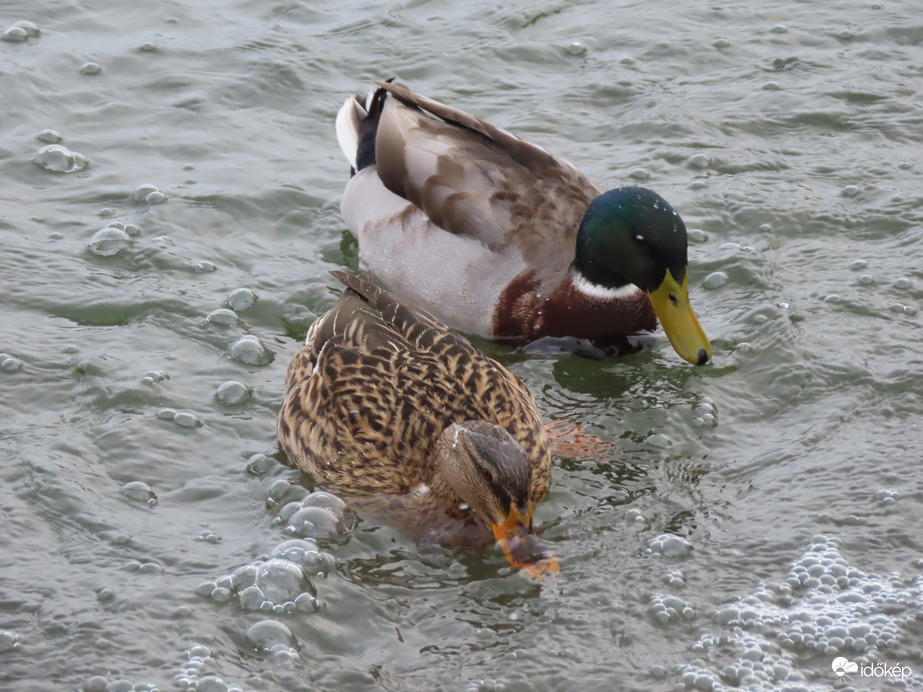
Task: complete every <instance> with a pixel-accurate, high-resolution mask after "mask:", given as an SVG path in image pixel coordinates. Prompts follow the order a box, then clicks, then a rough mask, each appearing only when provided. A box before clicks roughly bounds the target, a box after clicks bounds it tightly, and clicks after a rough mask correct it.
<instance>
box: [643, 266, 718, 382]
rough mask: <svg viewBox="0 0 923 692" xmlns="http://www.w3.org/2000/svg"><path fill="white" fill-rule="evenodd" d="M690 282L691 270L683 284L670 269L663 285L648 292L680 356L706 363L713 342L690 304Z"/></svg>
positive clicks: (693, 362) (691, 361)
mask: <svg viewBox="0 0 923 692" xmlns="http://www.w3.org/2000/svg"><path fill="white" fill-rule="evenodd" d="M688 283H689V272H686V276H685V278H684V279H683V283H682V285H680V284H678V283H677V282H676V279H674V278H673V275H672V274H670V271H669V270H667V273H666V275H665V276H664V277H663V282H662V283H661V284H660V287H659V288H657V289H656V290H655V291H651V292H650V293H648V294H647V296H648V298H650V300H651V305H653V306H654V312H655V313H656V314H657V319H659V320H660V324H661V326H662V327H663V331H664V332H665V333H666V335H667V337H668V338H669V339H670V343H671V344H672V345H673V349H674V350H675V351H676V352H677V353H678V354H679V357H680V358H682V359H683V360H687V361H689V362H690V363H692V364H693V365H705V363H707V362H708V361H709V360H711V344H710V343H709V342H708V337H707V336H705V332H704V331H702V327H701V326H700V325H699V321H698V320H697V319H696V316H695V313H694V312H693V311H692V306H691V305H690V304H689V292H688V290H687V286H688Z"/></svg>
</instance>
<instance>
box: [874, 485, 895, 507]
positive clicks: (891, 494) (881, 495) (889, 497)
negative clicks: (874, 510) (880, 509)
mask: <svg viewBox="0 0 923 692" xmlns="http://www.w3.org/2000/svg"><path fill="white" fill-rule="evenodd" d="M872 497H874V498H875V500H877V501H878V502H879V503H880V504H883V505H893V504H894V503H895V502H897V501H898V500H899V499H900V497H901V494H900V492H899V491H897V490H894V489H893V488H882V489H881V490H877V491H876V492H875V493H874V495H873V496H872Z"/></svg>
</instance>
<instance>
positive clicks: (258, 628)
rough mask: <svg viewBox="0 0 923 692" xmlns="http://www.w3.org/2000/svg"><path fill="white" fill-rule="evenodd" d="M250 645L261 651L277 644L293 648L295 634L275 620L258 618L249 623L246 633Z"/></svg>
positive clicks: (263, 651)
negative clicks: (258, 619) (251, 623)
mask: <svg viewBox="0 0 923 692" xmlns="http://www.w3.org/2000/svg"><path fill="white" fill-rule="evenodd" d="M246 637H247V641H249V642H250V645H251V646H252V647H253V648H254V649H256V650H257V651H259V652H261V653H265V652H269V650H270V649H272V648H273V647H275V646H277V645H280V644H281V645H283V646H285V647H287V648H294V646H295V643H296V642H295V635H293V634H292V632H291V630H290V629H289V628H288V627H286V626H285V625H283V624H282V623H281V622H277V621H276V620H260V621H259V622H257V623H255V624H253V625H250V627H249V628H248V629H247V633H246Z"/></svg>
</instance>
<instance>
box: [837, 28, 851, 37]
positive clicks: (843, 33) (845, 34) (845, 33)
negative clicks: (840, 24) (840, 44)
mask: <svg viewBox="0 0 923 692" xmlns="http://www.w3.org/2000/svg"><path fill="white" fill-rule="evenodd" d="M854 35H855V34H853V32H852V30H850V29H840V30H839V31H838V32H837V34H836V37H837V38H842V39H849V38H852V37H853V36H854Z"/></svg>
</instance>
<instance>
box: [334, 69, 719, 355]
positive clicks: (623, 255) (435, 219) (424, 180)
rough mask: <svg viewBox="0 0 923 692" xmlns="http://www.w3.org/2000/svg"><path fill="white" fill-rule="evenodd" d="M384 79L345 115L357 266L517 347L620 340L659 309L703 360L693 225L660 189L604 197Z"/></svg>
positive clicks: (444, 315) (680, 348) (540, 157)
mask: <svg viewBox="0 0 923 692" xmlns="http://www.w3.org/2000/svg"><path fill="white" fill-rule="evenodd" d="M377 86H378V89H377V90H376V91H374V92H373V94H372V95H370V97H369V99H368V101H367V102H366V103H363V102H362V101H360V100H359V99H358V98H349V99H347V101H346V103H345V104H344V105H343V107H342V108H341V109H340V112H339V114H338V115H337V122H336V126H337V127H336V129H337V139H338V140H339V142H340V147H341V148H342V149H343V153H344V154H345V155H346V158H347V159H348V160H349V162H350V164H351V165H352V167H353V170H354V172H355V175H354V176H353V177H352V179H351V180H350V182H349V184H348V185H347V186H346V191H345V193H344V195H343V203H342V210H343V217H344V219H345V221H346V224H347V226H349V228H350V229H351V230H352V232H353V234H354V235H355V236H356V238H357V239H358V241H359V257H360V259H361V261H362V263H363V264H364V265H365V266H366V267H367V268H368V269H370V270H371V271H372V272H373V273H374V274H375V275H376V276H378V277H379V278H380V279H381V280H382V281H383V282H384V284H385V285H386V286H388V288H389V289H390V290H392V291H394V293H395V295H398V296H400V297H402V298H404V299H407V300H411V301H413V302H414V303H416V304H417V305H419V306H420V307H422V308H424V309H425V310H428V311H429V312H431V313H432V314H433V315H435V316H436V318H437V319H439V320H441V321H442V322H444V323H445V324H447V325H449V326H450V327H453V328H455V329H460V330H462V331H464V332H468V333H470V334H477V335H479V336H482V337H486V338H488V339H493V340H495V341H502V342H507V343H522V342H525V341H530V340H533V339H537V338H539V337H542V336H574V337H585V338H588V339H591V340H593V341H595V342H597V343H603V344H604V343H607V342H609V343H612V342H616V341H620V340H623V339H624V336H626V335H630V334H635V333H637V332H639V331H642V330H653V329H655V328H656V325H657V320H656V318H659V319H660V323H661V324H662V325H663V328H664V331H665V332H666V334H667V336H668V337H669V338H670V343H672V344H673V348H674V349H676V352H677V353H678V354H679V355H680V356H681V357H683V358H685V359H686V360H687V361H689V362H691V363H696V364H698V365H702V364H704V363H706V362H708V360H709V359H710V358H711V346H710V344H709V342H708V339H707V338H706V336H705V333H704V332H703V331H702V328H701V327H700V326H699V323H698V320H697V319H696V317H695V314H694V313H693V311H692V308H691V307H690V305H689V296H688V291H687V284H688V272H687V255H686V227H685V225H684V224H683V220H682V219H681V218H680V217H679V214H677V213H676V212H675V211H674V210H673V208H672V207H671V206H670V205H669V204H668V203H667V202H666V201H665V200H664V199H663V198H662V197H660V196H659V195H658V194H657V193H655V192H653V191H651V190H647V189H645V188H640V187H623V188H618V189H616V190H610V191H609V192H606V193H603V194H600V192H599V190H598V189H597V188H596V187H595V186H594V185H593V184H592V183H591V182H590V181H589V180H588V179H587V178H586V177H585V176H584V175H582V174H581V173H579V172H578V171H577V170H576V169H574V167H573V166H571V165H570V164H569V163H567V162H566V161H564V160H562V159H559V158H557V157H556V156H553V155H551V154H549V153H548V152H547V151H545V150H544V149H542V148H541V147H538V146H536V145H534V144H529V143H528V142H525V141H523V140H521V139H519V138H518V137H516V136H514V135H512V134H510V133H508V132H505V131H504V130H501V129H500V128H498V127H495V126H494V125H491V124H490V123H488V122H485V121H483V120H480V119H478V118H475V117H473V116H471V115H468V114H467V113H463V112H462V111H459V110H456V109H454V108H450V107H449V106H445V105H443V104H441V103H437V102H436V101H432V100H430V99H428V98H425V97H423V96H420V95H419V94H415V93H413V92H412V91H410V89H408V88H407V87H406V86H404V85H402V84H389V83H378V85H377ZM655 314H656V318H655Z"/></svg>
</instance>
